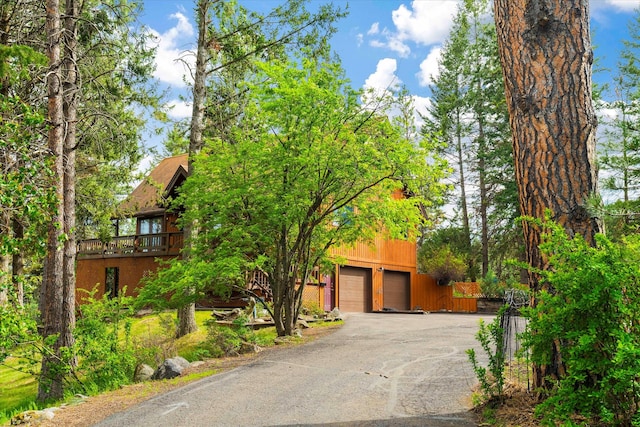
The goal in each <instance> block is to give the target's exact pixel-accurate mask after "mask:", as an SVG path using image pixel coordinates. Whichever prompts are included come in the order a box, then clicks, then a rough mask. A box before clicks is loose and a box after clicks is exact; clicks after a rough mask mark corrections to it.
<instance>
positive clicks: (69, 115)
mask: <svg viewBox="0 0 640 427" xmlns="http://www.w3.org/2000/svg"><path fill="white" fill-rule="evenodd" d="M78 16H79V10H78V4H77V0H66V7H65V18H64V37H63V40H64V60H63V66H62V67H63V75H64V98H63V100H64V103H63V111H64V117H65V124H66V131H65V140H64V232H65V234H66V240H65V242H64V267H63V286H64V289H63V306H62V315H63V319H64V320H63V331H62V334H61V335H60V339H61V341H62V342H61V345H62V346H64V347H68V348H73V345H74V343H75V340H74V337H73V328H74V327H75V324H76V251H77V249H76V233H75V229H76V145H77V142H76V129H77V122H78V119H77V110H78V95H79V91H80V88H79V87H78V67H77V56H78V55H77V44H78V40H77V34H78V32H77V28H76V23H77V19H78ZM71 362H72V365H75V364H76V360H75V358H73V359H72V360H71Z"/></svg>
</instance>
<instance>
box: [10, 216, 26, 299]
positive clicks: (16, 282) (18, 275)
mask: <svg viewBox="0 0 640 427" xmlns="http://www.w3.org/2000/svg"><path fill="white" fill-rule="evenodd" d="M13 236H14V237H15V239H16V240H22V239H23V238H24V226H23V225H22V223H21V222H20V221H19V220H17V219H16V218H14V219H13ZM23 276H24V255H23V253H22V251H16V252H14V254H13V260H12V263H11V281H12V283H13V288H14V290H15V294H16V305H17V306H19V307H22V306H24V283H23V281H22V279H23Z"/></svg>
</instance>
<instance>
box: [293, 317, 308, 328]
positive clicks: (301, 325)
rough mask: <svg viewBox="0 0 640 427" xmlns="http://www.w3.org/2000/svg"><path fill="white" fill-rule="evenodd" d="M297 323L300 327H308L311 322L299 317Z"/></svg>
mask: <svg viewBox="0 0 640 427" xmlns="http://www.w3.org/2000/svg"><path fill="white" fill-rule="evenodd" d="M296 325H297V326H298V327H301V328H302V329H308V328H309V324H308V323H307V321H306V320H304V319H298V323H297V324H296Z"/></svg>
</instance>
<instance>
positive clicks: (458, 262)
mask: <svg viewBox="0 0 640 427" xmlns="http://www.w3.org/2000/svg"><path fill="white" fill-rule="evenodd" d="M418 265H419V266H420V269H421V270H422V271H424V272H425V273H427V274H429V275H430V276H431V277H433V278H434V279H435V280H436V281H437V282H438V284H439V285H448V284H449V283H451V282H455V281H459V280H462V279H463V278H464V273H465V271H466V269H467V266H466V264H465V262H464V259H463V258H462V257H461V256H459V255H457V254H456V253H454V252H453V251H452V250H451V248H450V247H449V245H443V246H440V247H437V248H435V249H434V250H431V251H428V250H421V251H420V252H419V254H418Z"/></svg>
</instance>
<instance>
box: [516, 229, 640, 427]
mask: <svg viewBox="0 0 640 427" xmlns="http://www.w3.org/2000/svg"><path fill="white" fill-rule="evenodd" d="M530 221H532V222H535V223H536V225H537V226H539V227H542V229H543V231H544V234H543V236H544V240H543V243H542V244H541V245H540V249H541V251H542V253H543V254H544V256H545V257H547V259H548V262H549V269H548V270H546V271H538V272H537V273H538V274H540V276H541V280H542V281H541V283H543V284H544V285H545V288H546V289H547V290H543V291H541V292H540V293H539V294H538V295H537V305H536V306H535V307H532V308H530V309H528V310H527V312H526V313H527V317H528V319H529V330H530V332H529V333H528V334H527V337H526V338H527V345H528V346H529V348H530V350H531V358H532V360H533V361H534V362H535V363H538V364H548V363H550V362H551V358H552V355H551V351H552V349H553V348H554V346H555V345H558V344H560V348H561V354H562V359H563V362H564V365H565V368H566V372H564V375H563V376H562V377H561V378H554V379H552V380H553V381H555V383H556V387H555V388H553V389H552V390H550V391H548V393H549V395H548V397H547V399H546V400H545V401H544V402H543V403H542V404H541V405H540V406H539V407H538V410H539V413H540V414H541V415H543V416H544V418H545V420H547V421H548V422H566V421H567V420H569V417H570V416H572V415H573V414H576V413H577V414H581V415H584V416H586V417H589V418H593V419H596V420H598V422H601V423H605V424H607V425H630V424H631V423H637V422H640V414H639V413H638V409H639V408H640V389H639V388H638V384H639V381H640V239H639V238H638V237H637V236H630V237H627V238H626V239H623V241H622V242H621V243H612V242H611V241H609V240H608V239H607V238H606V237H605V236H603V235H597V236H596V246H595V247H590V246H589V245H588V244H587V243H586V242H585V241H584V239H583V238H582V237H581V236H575V237H573V238H570V237H569V236H567V234H566V233H565V231H564V229H563V228H562V227H561V226H559V225H557V224H555V223H553V222H551V221H549V220H546V221H544V222H541V221H534V220H530Z"/></svg>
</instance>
